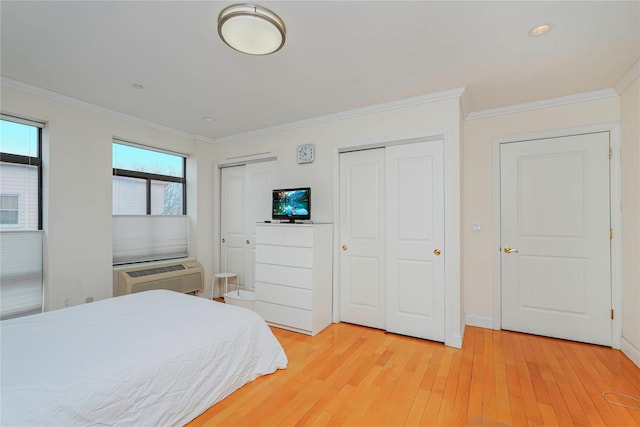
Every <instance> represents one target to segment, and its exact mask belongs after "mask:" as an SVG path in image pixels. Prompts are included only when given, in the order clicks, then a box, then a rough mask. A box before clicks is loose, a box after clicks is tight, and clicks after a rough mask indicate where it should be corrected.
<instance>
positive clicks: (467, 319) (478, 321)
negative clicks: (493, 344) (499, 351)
mask: <svg viewBox="0 0 640 427" xmlns="http://www.w3.org/2000/svg"><path fill="white" fill-rule="evenodd" d="M464 323H465V324H466V325H468V326H477V327H478V328H485V329H493V318H491V317H486V316H478V315H475V314H465V315H464Z"/></svg>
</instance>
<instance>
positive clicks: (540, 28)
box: [529, 24, 551, 37]
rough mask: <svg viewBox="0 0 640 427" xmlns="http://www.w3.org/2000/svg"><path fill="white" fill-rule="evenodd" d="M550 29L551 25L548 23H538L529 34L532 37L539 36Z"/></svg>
mask: <svg viewBox="0 0 640 427" xmlns="http://www.w3.org/2000/svg"><path fill="white" fill-rule="evenodd" d="M550 29H551V26H550V25H547V24H543V25H538V26H535V27H533V28H532V29H530V30H529V35H530V36H531V37H538V36H541V35H543V34H544V33H546V32H547V31H549V30H550Z"/></svg>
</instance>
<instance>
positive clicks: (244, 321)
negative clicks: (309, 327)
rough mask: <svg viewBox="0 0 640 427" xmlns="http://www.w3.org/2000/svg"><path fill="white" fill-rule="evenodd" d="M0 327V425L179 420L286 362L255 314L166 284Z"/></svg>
mask: <svg viewBox="0 0 640 427" xmlns="http://www.w3.org/2000/svg"><path fill="white" fill-rule="evenodd" d="M0 326H1V330H0V333H1V336H0V339H1V344H2V346H1V356H2V358H1V368H0V372H1V375H2V376H1V378H0V382H1V391H2V393H1V395H0V398H1V413H0V424H1V425H2V426H30V425H47V426H73V425H82V426H85V425H94V424H100V425H127V426H131V425H136V426H143V425H144V426H146V425H148V426H170V425H184V424H185V423H187V422H189V421H190V420H192V419H193V418H195V417H197V416H198V415H200V414H201V413H202V412H204V411H205V410H206V409H207V408H209V407H210V406H212V405H214V404H215V403H216V402H219V401H220V400H222V399H224V398H225V397H226V396H228V395H229V394H231V393H233V391H235V390H237V389H238V388H240V387H241V386H242V385H244V384H246V383H248V382H250V381H252V380H254V379H255V378H257V377H259V376H261V375H265V374H270V373H273V372H275V371H276V370H277V369H283V368H286V366H287V357H286V355H285V353H284V350H283V349H282V347H281V346H280V344H279V343H278V341H277V340H276V338H275V337H274V336H273V334H272V333H271V330H270V329H269V328H268V327H267V325H266V324H265V322H264V321H263V320H262V319H261V318H260V317H259V316H258V315H257V314H256V313H254V312H253V311H250V310H246V309H244V308H241V307H234V306H230V305H225V304H222V303H218V302H215V301H210V300H207V299H203V298H197V297H193V296H190V295H185V294H180V293H177V292H172V291H166V290H156V291H147V292H141V293H136V294H131V295H126V296H122V297H117V298H110V299H106V300H101V301H97V302H94V303H90V304H83V305H78V306H74V307H70V308H66V309H62V310H55V311H50V312H46V313H42V314H37V315H32V316H27V317H22V318H17V319H11V320H5V321H2V322H0Z"/></svg>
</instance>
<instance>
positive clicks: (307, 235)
mask: <svg viewBox="0 0 640 427" xmlns="http://www.w3.org/2000/svg"><path fill="white" fill-rule="evenodd" d="M256 243H264V244H267V245H283V246H299V247H308V248H310V247H313V228H312V227H306V226H304V225H302V224H296V225H277V224H276V225H273V224H271V225H261V224H258V225H257V226H256Z"/></svg>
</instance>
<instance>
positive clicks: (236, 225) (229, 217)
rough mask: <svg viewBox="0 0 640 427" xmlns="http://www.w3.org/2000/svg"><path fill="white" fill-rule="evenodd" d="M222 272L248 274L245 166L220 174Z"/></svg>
mask: <svg viewBox="0 0 640 427" xmlns="http://www.w3.org/2000/svg"><path fill="white" fill-rule="evenodd" d="M220 174H221V184H222V185H221V191H220V197H221V201H220V209H221V212H220V271H224V272H231V273H237V274H238V281H239V282H240V283H242V281H243V279H244V277H245V274H244V270H245V246H246V244H245V240H246V239H245V228H246V227H245V223H244V214H243V212H244V211H246V206H245V166H244V165H240V166H233V167H225V168H222V169H221V171H220Z"/></svg>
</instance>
